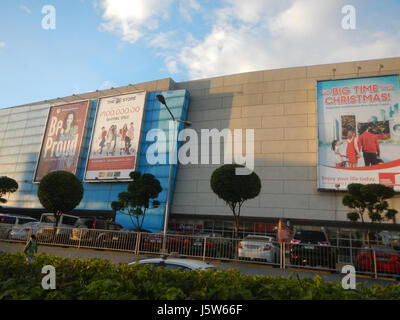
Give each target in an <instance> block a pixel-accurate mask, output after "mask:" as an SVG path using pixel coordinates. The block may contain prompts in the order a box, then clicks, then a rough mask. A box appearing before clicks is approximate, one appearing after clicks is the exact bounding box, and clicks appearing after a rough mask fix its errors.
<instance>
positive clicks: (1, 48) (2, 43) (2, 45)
mask: <svg viewBox="0 0 400 320" xmlns="http://www.w3.org/2000/svg"><path fill="white" fill-rule="evenodd" d="M5 46H6V43H5V42H2V41H0V52H1V51H3V48H5Z"/></svg>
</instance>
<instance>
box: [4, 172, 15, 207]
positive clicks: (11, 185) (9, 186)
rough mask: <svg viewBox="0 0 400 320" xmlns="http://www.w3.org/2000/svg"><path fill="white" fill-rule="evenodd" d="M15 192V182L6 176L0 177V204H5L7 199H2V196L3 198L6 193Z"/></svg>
mask: <svg viewBox="0 0 400 320" xmlns="http://www.w3.org/2000/svg"><path fill="white" fill-rule="evenodd" d="M17 190H18V183H17V181H15V180H14V179H12V178H9V177H6V176H3V177H0V204H1V203H3V204H4V203H7V199H4V198H3V196H5V195H6V194H7V193H14V192H16V191H17ZM0 208H1V206H0Z"/></svg>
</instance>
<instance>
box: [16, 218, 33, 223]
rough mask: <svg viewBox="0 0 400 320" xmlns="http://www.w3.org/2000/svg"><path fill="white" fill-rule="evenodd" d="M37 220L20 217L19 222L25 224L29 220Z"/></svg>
mask: <svg viewBox="0 0 400 320" xmlns="http://www.w3.org/2000/svg"><path fill="white" fill-rule="evenodd" d="M34 221H35V220H33V219H29V218H18V224H25V223H28V222H34Z"/></svg>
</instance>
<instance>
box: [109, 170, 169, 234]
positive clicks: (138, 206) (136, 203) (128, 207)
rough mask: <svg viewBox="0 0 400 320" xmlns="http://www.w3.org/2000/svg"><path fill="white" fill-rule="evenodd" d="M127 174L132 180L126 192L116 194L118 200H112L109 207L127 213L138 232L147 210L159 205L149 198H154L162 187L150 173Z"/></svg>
mask: <svg viewBox="0 0 400 320" xmlns="http://www.w3.org/2000/svg"><path fill="white" fill-rule="evenodd" d="M129 176H130V178H131V179H132V180H133V181H131V182H130V183H129V184H128V188H127V191H126V192H120V193H119V194H118V201H113V202H112V203H111V208H112V209H113V210H114V211H120V212H121V213H123V214H126V215H128V216H129V218H130V219H131V222H132V225H133V226H135V225H136V229H137V230H138V231H139V232H140V231H141V230H142V226H143V222H144V218H145V216H146V213H147V210H148V209H149V208H150V207H153V208H156V207H158V206H159V205H160V202H159V201H157V200H153V201H151V199H156V198H157V197H158V195H159V194H160V192H161V191H162V188H161V184H160V181H158V180H157V179H156V178H155V177H154V176H153V175H152V174H149V173H144V174H141V173H140V172H139V171H133V172H131V173H130V174H129Z"/></svg>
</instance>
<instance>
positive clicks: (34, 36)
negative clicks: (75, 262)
mask: <svg viewBox="0 0 400 320" xmlns="http://www.w3.org/2000/svg"><path fill="white" fill-rule="evenodd" d="M348 4H350V5H353V6H354V8H355V9H356V29H355V30H344V29H343V28H342V27H341V20H342V18H343V16H344V15H343V14H342V13H341V9H342V7H343V6H344V5H348ZM45 5H52V6H54V8H55V10H56V29H55V30H44V29H43V28H42V19H43V17H44V16H45V14H42V12H41V11H42V8H43V6H45ZM399 16H400V0H384V1H374V0H353V1H347V0H346V1H345V0H343V1H342V0H324V1H321V0H279V1H278V0H247V1H243V0H220V1H211V0H202V1H201V0H96V1H93V0H68V1H66V0H45V1H41V0H2V1H1V2H0V108H2V107H10V106H15V105H20V104H25V103H30V102H35V101H40V100H45V99H52V98H57V97H62V96H67V95H71V94H74V93H75V94H79V93H84V92H89V91H94V90H96V89H106V88H110V87H117V86H123V85H127V84H129V83H138V82H144V81H150V80H155V79H160V78H165V77H171V78H173V79H174V80H175V81H182V80H189V79H200V78H206V77H212V76H219V75H225V74H232V73H239V72H246V71H255V70H264V69H273V68H281V67H291V66H300V65H314V64H321V63H331V62H341V61H353V60H364V59H373V58H385V57H395V56H400V19H399Z"/></svg>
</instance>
